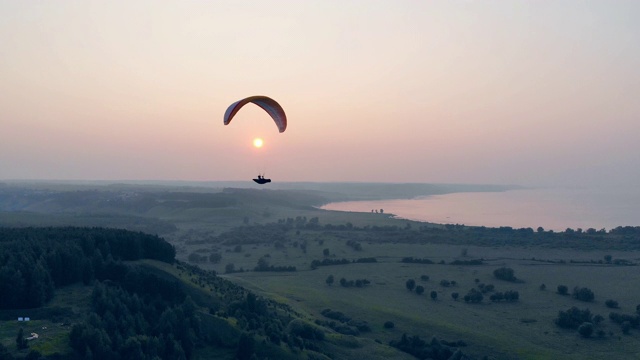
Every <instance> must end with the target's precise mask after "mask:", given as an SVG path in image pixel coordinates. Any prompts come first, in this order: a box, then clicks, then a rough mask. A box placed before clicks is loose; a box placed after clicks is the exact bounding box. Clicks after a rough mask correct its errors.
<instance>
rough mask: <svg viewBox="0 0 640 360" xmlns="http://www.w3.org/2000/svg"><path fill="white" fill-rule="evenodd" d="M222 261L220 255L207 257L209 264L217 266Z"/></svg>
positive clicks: (215, 254)
mask: <svg viewBox="0 0 640 360" xmlns="http://www.w3.org/2000/svg"><path fill="white" fill-rule="evenodd" d="M220 260H222V255H221V254H220V253H213V254H211V255H209V262H211V263H214V264H217V263H219V262H220Z"/></svg>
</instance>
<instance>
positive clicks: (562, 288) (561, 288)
mask: <svg viewBox="0 0 640 360" xmlns="http://www.w3.org/2000/svg"><path fill="white" fill-rule="evenodd" d="M558 294H560V295H567V294H569V288H568V287H567V286H566V285H558Z"/></svg>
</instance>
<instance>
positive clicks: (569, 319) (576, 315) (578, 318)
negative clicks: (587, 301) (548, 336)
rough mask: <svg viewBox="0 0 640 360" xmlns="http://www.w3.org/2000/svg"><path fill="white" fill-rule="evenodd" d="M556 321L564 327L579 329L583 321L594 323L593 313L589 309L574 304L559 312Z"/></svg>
mask: <svg viewBox="0 0 640 360" xmlns="http://www.w3.org/2000/svg"><path fill="white" fill-rule="evenodd" d="M554 322H555V323H556V325H558V326H559V327H561V328H563V329H577V328H578V327H579V326H580V325H581V324H583V323H592V322H593V315H592V314H591V311H590V310H589V309H583V310H580V309H578V308H577V307H575V306H573V307H571V308H570V309H569V310H567V311H560V312H558V317H557V318H556V319H555V321H554Z"/></svg>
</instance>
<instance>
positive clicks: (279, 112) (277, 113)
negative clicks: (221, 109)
mask: <svg viewBox="0 0 640 360" xmlns="http://www.w3.org/2000/svg"><path fill="white" fill-rule="evenodd" d="M248 103H254V104H256V105H258V106H259V107H261V108H262V109H263V110H264V111H266V112H267V113H268V114H269V115H270V116H271V118H272V119H273V121H274V122H275V123H276V126H277V127H278V131H280V132H281V133H282V132H284V131H285V130H286V129H287V115H285V113H284V109H282V107H281V106H280V104H278V103H277V102H276V101H275V100H273V99H272V98H270V97H267V96H262V95H257V96H250V97H248V98H244V99H242V100H238V101H236V102H234V103H233V104H231V105H230V106H229V107H228V108H227V111H225V113H224V124H225V125H229V123H230V122H231V120H232V119H233V117H234V116H235V115H236V113H237V112H238V111H239V110H240V109H241V108H242V107H243V106H245V105H246V104H248Z"/></svg>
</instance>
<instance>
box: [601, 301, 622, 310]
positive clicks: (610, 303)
mask: <svg viewBox="0 0 640 360" xmlns="http://www.w3.org/2000/svg"><path fill="white" fill-rule="evenodd" d="M604 303H605V305H607V307H608V308H611V309H617V308H618V307H619V305H618V302H617V301H615V300H611V299H609V300H607V301H605V302H604Z"/></svg>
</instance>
